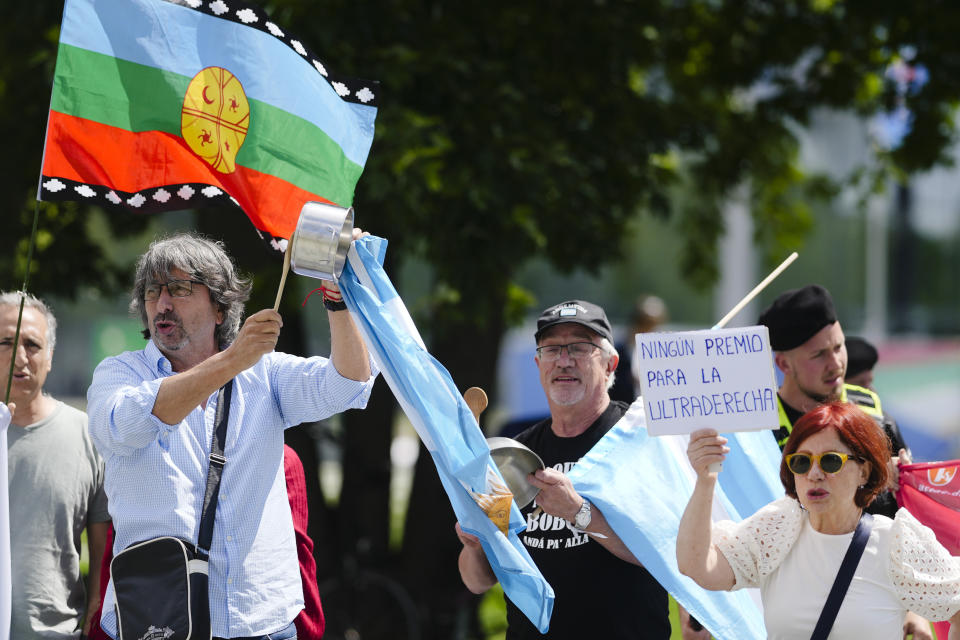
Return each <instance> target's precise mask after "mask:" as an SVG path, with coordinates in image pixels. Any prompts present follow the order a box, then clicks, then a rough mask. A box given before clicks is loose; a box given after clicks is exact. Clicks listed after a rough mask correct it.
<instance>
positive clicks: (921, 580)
mask: <svg viewBox="0 0 960 640" xmlns="http://www.w3.org/2000/svg"><path fill="white" fill-rule="evenodd" d="M725 444H726V438H724V437H722V436H720V435H719V434H718V433H717V432H716V431H714V430H712V429H702V430H700V431H697V432H694V433H693V434H691V436H690V444H689V446H688V447H687V457H688V458H689V459H690V464H691V465H692V466H693V468H694V470H695V471H696V473H697V480H696V485H695V487H694V490H693V495H692V496H691V497H690V502H689V503H688V504H687V508H686V510H685V511H684V514H683V518H682V519H681V521H680V531H679V535H678V538H677V563H678V565H679V568H680V571H681V572H682V573H684V574H685V575H688V576H690V577H691V578H693V579H694V580H695V581H696V582H697V584H699V585H700V586H702V587H704V588H705V589H711V590H733V589H740V588H744V587H759V588H760V593H761V598H762V600H763V609H764V622H765V624H766V627H767V634H768V637H769V638H798V639H799V638H804V639H806V638H810V637H811V634H812V633H813V631H814V629H815V628H817V629H818V634H819V633H822V636H820V637H823V638H826V637H828V635H829V637H830V638H833V639H839V638H864V639H865V638H870V639H871V640H875V639H879V640H883V639H887V638H889V639H890V640H900V639H901V638H902V637H903V635H902V631H901V628H902V626H903V619H904V616H905V615H906V613H907V611H914V612H916V613H919V614H920V615H922V616H924V617H926V618H929V619H931V620H950V622H951V623H952V627H951V631H950V639H949V640H960V558H954V557H952V556H951V555H950V553H949V552H948V551H947V550H946V549H944V548H943V546H941V545H940V543H939V542H937V540H936V538H935V536H934V534H933V532H932V531H931V530H930V529H928V528H927V527H925V526H923V525H922V524H920V523H919V522H918V521H917V520H916V519H915V518H914V517H913V516H912V515H910V513H909V512H908V511H907V510H906V509H900V510H899V511H898V512H897V515H896V518H895V519H893V520H891V519H890V518H887V517H885V516H872V518H871V516H870V515H869V514H867V515H864V512H863V508H864V507H865V506H866V505H868V504H870V502H871V500H873V498H874V497H875V496H876V494H877V493H878V492H879V491H880V490H881V489H882V488H883V487H884V485H885V484H886V482H887V465H886V461H887V460H889V458H890V450H889V445H888V443H887V440H886V437H885V436H884V434H883V433H882V432H881V431H880V430H879V429H877V427H876V423H875V422H874V421H873V419H872V418H870V417H869V416H868V415H866V414H865V413H863V412H862V411H861V410H860V409H858V408H857V407H856V406H855V405H852V404H848V403H829V404H824V405H821V406H819V407H817V408H816V409H814V410H812V411H810V412H809V413H807V414H805V415H804V416H803V417H802V418H800V419H799V420H798V421H797V423H796V424H795V425H794V427H793V432H792V433H791V434H790V439H789V440H788V441H787V443H786V445H785V446H784V449H783V459H782V460H781V463H780V480H781V482H783V486H784V488H785V489H786V494H787V495H786V496H785V497H783V498H780V499H779V500H776V501H774V502H772V503H770V504H769V505H767V506H766V507H764V508H762V509H760V510H759V511H758V512H757V513H755V514H753V515H752V516H750V517H749V518H747V519H745V520H744V521H743V522H739V523H734V522H730V521H723V522H717V523H712V522H711V518H710V509H711V505H712V503H713V496H714V488H715V486H716V482H717V472H716V471H712V470H711V469H710V465H711V464H712V463H715V462H722V461H723V459H724V457H725V454H726V453H727V452H728V451H729V449H728V448H727V447H726V446H725ZM853 540H865V544H863V545H862V547H861V548H862V549H863V551H862V557H859V561H858V560H857V559H856V558H857V557H858V556H856V555H854V558H851V560H852V562H851V561H850V560H847V561H846V562H845V557H846V556H847V555H848V551H850V550H851V549H852V547H854V546H855V545H854V544H852V541H853ZM842 564H847V565H848V569H844V570H843V571H841V565H842ZM838 573H841V574H843V573H846V574H847V575H849V574H850V573H852V578H849V577H848V578H847V579H846V582H847V583H848V584H849V586H848V587H847V588H846V592H845V595H843V593H842V591H843V590H842V589H841V590H840V591H841V593H840V594H839V597H836V596H834V597H833V598H832V599H831V601H832V603H834V604H835V605H838V606H839V609H838V610H836V611H835V613H833V614H828V613H827V612H826V611H824V610H825V609H827V610H829V609H830V607H826V608H825V606H824V605H825V603H826V602H827V601H828V595H829V594H830V593H831V591H832V590H835V588H836V587H837V585H835V584H834V583H835V580H836V581H837V582H838V583H840V582H842V581H841V580H837V578H838ZM834 609H836V606H835V607H834ZM822 611H823V612H824V616H823V617H821V612H822ZM834 616H835V617H834ZM831 628H832V632H831ZM824 629H825V630H824Z"/></svg>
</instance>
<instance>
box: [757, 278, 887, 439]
mask: <svg viewBox="0 0 960 640" xmlns="http://www.w3.org/2000/svg"><path fill="white" fill-rule="evenodd" d="M759 324H762V325H765V326H766V327H767V329H768V330H769V331H770V347H771V348H772V349H773V351H774V361H775V362H776V364H777V367H778V368H779V369H780V370H781V371H782V372H783V384H781V386H780V390H779V393H778V396H779V400H780V403H779V404H780V428H779V429H777V430H776V431H775V435H776V437H777V443H778V444H779V445H780V447H781V448H783V445H784V444H785V443H786V441H787V438H788V437H789V436H790V431H791V430H792V429H793V423H794V422H796V420H797V418H799V417H800V416H802V415H803V414H804V413H806V412H807V411H810V410H811V409H813V408H815V407H816V406H818V405H820V404H822V403H824V402H831V401H844V402H846V401H849V402H853V403H855V404H856V405H857V406H859V407H860V408H861V409H863V410H864V411H865V412H866V413H868V414H870V415H871V416H873V417H874V418H875V419H876V420H877V421H878V423H880V424H881V425H882V415H883V414H882V410H881V407H880V398H879V397H878V396H877V394H876V393H874V392H873V391H871V390H869V389H865V388H863V387H857V386H855V385H850V384H846V383H845V375H846V371H847V349H846V345H845V338H844V335H843V329H842V328H841V327H840V322H839V321H838V320H837V314H836V311H835V310H834V307H833V300H832V298H831V297H830V293H829V292H828V291H827V290H826V289H824V288H823V287H821V286H819V285H815V284H813V285H807V286H806V287H802V288H800V289H792V290H790V291H786V292H784V293H782V294H781V295H780V296H779V297H778V298H777V299H776V300H774V301H773V304H771V305H770V306H769V307H768V308H767V309H766V310H765V311H764V312H763V313H762V314H760V320H759Z"/></svg>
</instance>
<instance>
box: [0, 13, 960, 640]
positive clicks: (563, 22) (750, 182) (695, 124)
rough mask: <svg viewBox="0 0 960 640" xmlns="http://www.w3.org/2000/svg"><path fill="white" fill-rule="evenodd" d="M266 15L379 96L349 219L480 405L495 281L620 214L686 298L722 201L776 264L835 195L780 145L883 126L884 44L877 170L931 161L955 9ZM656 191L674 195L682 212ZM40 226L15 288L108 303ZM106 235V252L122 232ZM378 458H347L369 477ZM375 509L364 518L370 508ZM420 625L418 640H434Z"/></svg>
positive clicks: (96, 254) (516, 300) (495, 341)
mask: <svg viewBox="0 0 960 640" xmlns="http://www.w3.org/2000/svg"><path fill="white" fill-rule="evenodd" d="M225 1H226V2H227V4H230V2H229V0H225ZM267 9H268V11H270V12H271V13H272V15H273V17H274V19H275V20H276V21H277V22H278V23H279V24H283V25H286V26H288V27H290V28H291V29H294V30H295V31H296V32H298V34H299V35H301V36H302V37H303V38H304V40H305V41H307V42H309V43H311V44H312V46H313V48H314V49H315V50H317V51H318V52H319V53H320V55H321V56H322V57H323V58H324V59H325V60H327V61H329V63H330V64H331V65H333V66H335V67H337V68H338V69H339V70H340V71H342V72H345V73H348V74H351V75H358V76H363V77H368V78H375V79H378V80H379V81H380V82H381V94H382V106H381V109H380V112H379V115H378V119H377V136H376V140H375V142H374V146H373V149H372V152H371V156H370V160H369V162H368V165H367V169H366V171H365V173H364V175H363V177H362V178H361V180H360V184H359V186H358V191H357V198H356V203H355V204H356V208H357V221H358V224H359V225H360V226H363V227H364V228H367V229H369V230H371V231H373V232H374V233H377V234H378V235H383V236H385V237H388V238H389V239H390V242H391V246H390V250H389V256H390V259H391V260H392V261H394V262H393V263H392V265H391V267H392V268H393V267H395V266H396V264H397V261H399V260H402V259H403V258H405V257H409V256H417V257H419V258H422V259H423V260H425V261H426V262H427V263H428V264H430V265H431V267H432V269H433V274H434V282H433V283H432V286H431V295H430V299H429V301H428V304H426V305H425V308H426V309H427V311H426V312H425V313H423V314H422V315H421V317H419V318H418V320H419V323H420V325H421V327H422V328H423V329H424V330H425V333H427V334H428V337H429V338H430V342H431V346H432V351H433V352H434V354H435V355H436V356H437V357H438V359H439V360H440V361H441V362H443V363H444V364H445V365H446V366H447V367H448V369H449V370H450V371H451V372H452V374H453V376H454V379H455V380H457V381H458V382H459V383H460V386H462V387H466V386H470V385H474V384H476V385H480V386H484V387H485V388H487V389H492V388H493V380H494V371H495V362H496V360H495V359H496V353H497V349H498V345H499V341H500V337H501V335H502V333H503V331H504V329H505V328H506V326H508V324H509V323H511V322H514V321H515V320H517V319H518V318H519V317H520V316H521V314H523V313H524V312H525V311H527V310H528V307H529V306H530V305H531V304H532V302H533V301H532V300H531V299H530V295H529V293H528V292H525V291H523V290H522V289H520V288H518V287H516V286H515V285H514V284H513V283H512V276H513V275H514V274H515V272H516V271H517V269H518V268H519V267H520V266H521V265H522V264H523V263H524V262H525V261H526V260H528V259H530V258H533V257H545V258H546V259H548V260H549V261H550V262H551V263H552V264H553V265H555V266H556V267H557V268H558V269H560V270H561V271H565V272H570V271H572V270H574V269H587V270H595V269H597V268H599V267H600V266H601V265H603V264H605V263H609V262H610V261H614V260H617V259H618V258H619V257H620V243H619V238H620V237H621V236H622V235H623V232H624V230H625V226H626V224H627V223H628V221H629V220H630V218H631V217H633V216H636V215H656V216H664V217H666V216H674V217H676V219H677V220H678V222H679V228H680V229H681V230H682V232H683V234H684V243H685V248H684V250H683V252H682V255H680V256H667V255H665V256H663V259H664V260H680V261H681V263H682V265H683V270H684V272H685V274H686V275H687V277H688V278H689V279H690V280H691V281H692V282H694V283H697V284H698V285H700V286H708V285H709V284H710V283H711V282H713V280H714V279H715V277H716V269H717V267H716V240H717V238H718V236H719V235H720V234H721V233H722V232H723V221H722V217H721V216H720V215H719V213H718V212H719V209H720V206H721V205H722V203H723V202H724V200H725V198H726V197H727V196H728V195H729V194H730V193H731V191H732V190H734V189H737V188H743V185H747V189H748V190H749V197H750V200H751V202H752V205H753V207H752V212H753V215H754V217H755V219H756V229H757V230H758V231H757V242H758V247H759V248H760V249H761V250H762V251H764V252H765V253H766V254H767V255H768V256H770V260H768V262H771V263H772V262H773V259H772V257H773V256H782V254H783V251H784V249H789V248H794V247H795V246H797V245H798V243H799V241H800V239H802V237H803V235H804V234H805V233H806V232H807V230H808V229H809V226H810V224H811V220H812V217H811V214H810V210H809V203H810V201H811V199H812V198H815V197H819V196H824V195H829V194H830V193H832V190H833V189H834V188H835V186H836V184H837V183H838V182H840V181H843V180H846V179H848V178H850V177H849V176H809V175H805V174H804V172H803V171H802V170H801V169H800V168H799V167H798V165H797V152H798V142H797V137H796V131H797V127H802V126H803V125H805V124H806V123H807V122H808V120H809V119H810V117H811V114H812V113H813V111H814V110H815V109H817V108H822V107H827V108H836V109H846V110H854V111H856V112H858V113H860V114H863V115H868V114H871V113H874V112H877V111H878V110H885V109H889V108H892V107H893V106H894V105H895V104H896V103H897V100H898V99H899V97H898V94H897V92H896V87H895V86H894V84H893V83H892V82H890V81H889V80H888V79H886V78H885V75H884V72H885V69H886V68H887V67H888V65H889V64H890V63H892V62H894V61H895V60H897V58H898V56H900V55H901V54H902V52H903V51H904V50H905V49H904V47H912V48H913V50H914V51H915V52H916V61H917V62H920V63H922V64H923V65H925V66H926V68H927V69H928V70H929V74H930V81H929V83H928V84H927V85H926V86H925V87H923V89H922V90H921V91H920V92H919V93H917V94H916V95H908V96H906V104H907V106H908V107H909V108H910V109H911V111H912V112H913V116H914V126H913V131H912V133H911V134H910V135H909V136H907V138H906V139H905V141H904V143H903V145H902V146H900V147H899V148H898V149H896V150H895V151H893V152H878V158H879V159H880V160H881V162H880V163H878V165H877V166H879V167H881V168H882V169H883V170H884V171H885V172H886V174H889V169H891V168H892V169H893V170H894V171H895V172H898V175H901V176H902V175H907V174H909V173H911V172H914V171H917V170H922V169H926V168H929V167H931V166H933V165H935V164H938V163H943V162H945V161H946V158H947V154H946V150H947V148H948V146H949V144H950V143H952V142H953V140H954V137H955V130H954V124H953V118H954V107H955V104H956V101H957V98H958V96H960V86H958V82H960V80H958V78H960V73H958V71H960V70H958V68H957V67H958V66H960V57H958V56H957V55H956V52H955V48H956V45H955V42H956V34H957V33H958V32H960V30H958V27H960V6H957V5H954V4H953V3H949V2H937V1H934V0H920V1H917V2H911V3H894V2H889V1H885V0H879V1H876V2H869V3H864V2H859V3H858V2H842V1H839V0H767V1H761V0H737V1H724V0H637V1H635V2H631V1H627V0H622V1H605V0H593V1H565V0H560V1H557V2H550V3H543V2H520V3H517V2H498V1H494V2H485V3H474V2H440V1H433V2H430V1H423V0H419V1H411V0H381V1H379V2H356V1H354V0H349V1H348V0H328V1H325V2H322V3H318V2H316V1H314V0H272V1H270V2H269V3H268V5H267ZM60 10H61V8H60V7H59V6H58V4H57V3H54V2H37V3H29V2H19V3H14V4H13V5H12V6H11V7H9V8H7V10H6V11H5V18H6V19H5V20H4V21H3V23H2V24H0V35H2V37H0V115H2V122H3V125H2V126H3V127H4V131H5V133H4V139H5V141H6V146H7V153H5V154H4V156H3V158H4V159H3V160H2V165H0V180H2V181H3V189H2V190H0V193H2V196H0V197H2V200H0V202H2V204H3V206H4V209H5V210H6V211H7V212H8V213H7V216H6V218H5V219H6V220H7V226H6V228H5V231H4V233H3V234H2V235H0V272H2V273H4V274H6V275H7V280H8V284H5V286H12V285H16V284H18V283H17V282H16V281H13V277H12V275H13V274H18V275H17V276H16V277H17V278H19V277H20V275H19V274H22V266H23V263H24V261H25V255H26V240H27V238H28V237H29V230H30V222H31V220H32V211H33V202H32V194H33V190H34V189H35V185H36V180H37V176H38V170H39V166H40V151H41V142H42V139H43V128H44V119H45V115H46V106H47V104H48V96H49V82H50V79H51V77H52V66H53V59H54V55H55V43H56V34H57V22H58V20H59V14H60ZM865 183H866V184H871V182H870V181H869V180H867V181H865ZM678 191H683V192H684V193H686V194H689V195H688V196H687V197H685V198H683V200H684V201H685V202H686V203H687V204H686V205H685V206H683V207H682V208H681V207H677V206H676V205H675V204H674V203H675V202H676V201H677V199H675V198H673V197H671V194H675V193H677V192H678ZM41 212H42V216H41V223H40V236H39V239H40V241H39V243H38V246H37V253H36V256H35V261H36V263H35V273H34V276H35V277H34V279H33V282H35V283H36V285H37V288H38V289H40V290H44V291H50V292H56V293H65V292H66V293H69V291H71V290H75V289H74V288H73V287H75V283H76V282H77V281H78V280H80V281H82V280H83V279H85V278H88V276H86V275H84V274H85V273H87V271H86V269H87V268H88V267H91V266H92V267H93V271H94V273H95V274H96V275H94V276H92V277H89V278H88V279H90V280H91V281H92V282H98V281H100V280H102V279H104V278H107V279H106V280H105V281H104V284H105V285H106V286H107V287H110V286H112V284H113V283H112V281H111V280H110V279H109V274H110V273H112V272H111V270H110V265H108V264H106V263H105V260H104V258H103V254H102V249H101V248H100V247H99V246H98V245H97V244H95V243H93V242H91V241H90V240H89V238H88V234H87V232H86V227H85V219H86V211H85V210H84V209H83V208H81V207H79V206H76V205H72V206H71V205H59V206H49V205H45V206H43V207H42V208H41ZM110 220H111V224H112V225H113V226H114V232H115V233H116V234H118V235H124V234H126V233H130V232H132V231H136V230H139V229H142V227H143V224H144V222H143V219H142V218H137V217H135V216H130V215H121V214H118V215H112V216H111V217H110ZM248 268H249V267H248ZM547 302H554V301H536V306H541V305H544V304H546V303H547ZM366 428H370V427H366ZM378 428H379V427H378ZM380 446H381V450H380V453H378V454H377V455H375V456H373V459H371V460H368V462H367V464H369V465H370V468H371V469H374V471H376V472H379V471H377V470H380V471H382V467H383V465H384V464H385V463H384V456H385V455H386V453H385V452H384V451H382V445H380ZM421 458H422V459H423V460H425V459H426V458H427V456H426V455H424V456H421ZM361 466H362V465H361ZM424 469H425V471H426V472H427V474H428V475H429V474H432V473H433V472H432V469H431V468H429V465H428V464H427V466H425V467H424ZM360 473H363V468H361V469H360ZM381 476H382V474H381ZM423 476H424V474H419V475H418V480H417V483H418V484H417V485H415V491H414V502H415V504H413V505H412V506H411V514H412V515H413V518H412V520H411V524H410V525H409V526H408V528H407V544H408V546H409V547H410V548H411V549H412V550H413V551H412V553H414V554H420V557H421V560H422V557H423V554H427V555H428V556H430V558H431V560H430V562H429V563H428V564H429V567H430V568H429V569H428V570H423V563H422V562H421V564H420V567H421V570H420V571H419V572H418V575H417V576H415V577H416V578H419V582H421V583H422V584H427V583H433V584H435V585H439V590H440V591H443V590H445V591H446V593H448V594H456V593H459V592H460V591H459V590H458V588H457V585H458V580H457V578H456V569H455V566H456V563H455V559H453V558H452V557H451V554H455V551H456V541H455V538H454V536H453V534H452V530H451V529H452V520H451V516H450V514H449V511H448V510H447V511H443V512H442V513H441V510H439V509H438V508H437V505H438V504H442V505H445V504H446V501H445V499H443V497H442V494H441V493H440V491H439V489H438V486H437V483H436V480H435V478H433V482H432V486H426V485H421V484H420V483H421V482H428V481H427V480H422V477H423ZM431 477H432V476H431ZM422 500H431V501H433V502H426V503H425V504H420V502H421V501H422ZM437 500H439V502H437ZM373 501H374V503H375V504H376V506H375V509H376V510H377V511H378V512H382V511H384V507H383V504H384V498H383V492H381V494H380V497H378V498H375V499H373ZM357 535H360V534H357ZM370 535H373V536H374V537H375V538H377V539H379V540H381V541H382V540H383V539H384V536H385V534H384V535H381V534H379V533H375V534H370ZM438 540H440V541H447V542H450V544H449V545H447V544H446V543H445V542H441V543H439V544H438V543H437V541H438ZM375 546H382V544H380V545H375ZM434 567H435V568H436V569H435V570H434ZM439 599H441V597H440V596H438V598H437V599H436V600H432V601H430V602H428V603H425V604H423V605H422V606H423V607H424V608H425V610H428V611H430V614H431V616H432V618H433V619H434V620H435V621H436V620H441V619H443V620H447V621H448V622H449V624H451V625H452V624H453V622H452V620H453V619H454V618H455V616H454V615H453V614H452V613H450V612H451V611H452V610H453V609H454V607H455V604H453V603H452V600H454V599H455V598H453V596H450V597H448V598H447V602H446V603H445V604H442V603H441V604H437V602H439ZM436 626H437V628H438V632H437V633H438V637H440V635H442V634H443V633H446V631H448V630H449V629H448V628H446V627H444V625H443V624H440V623H437V625H436ZM447 635H449V634H447ZM444 637H445V636H444Z"/></svg>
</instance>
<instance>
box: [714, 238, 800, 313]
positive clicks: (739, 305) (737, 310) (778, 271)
mask: <svg viewBox="0 0 960 640" xmlns="http://www.w3.org/2000/svg"><path fill="white" fill-rule="evenodd" d="M797 256H798V254H797V252H796V251H794V252H793V253H791V254H790V255H789V256H788V257H787V259H786V260H784V261H783V262H781V263H780V266H779V267H777V268H776V269H774V270H773V271H771V272H770V275H768V276H767V277H766V278H764V279H763V281H762V282H761V283H760V284H758V285H757V286H755V287H754V288H753V291H751V292H750V293H748V294H747V295H746V296H744V298H743V300H741V301H740V302H738V303H737V305H736V306H735V307H734V308H733V309H730V313H728V314H727V315H725V316H723V319H722V320H720V322H718V323H717V324H715V325H713V328H714V329H723V328H724V327H725V326H727V323H728V322H730V320H732V319H733V316H735V315H737V314H738V313H740V311H741V310H742V309H743V308H744V307H745V306H747V305H748V304H750V301H751V300H753V299H754V298H755V297H757V294H758V293H760V292H761V291H763V290H764V289H765V288H766V287H767V285H768V284H770V283H771V282H773V281H774V279H775V278H776V277H777V276H779V275H780V274H781V273H783V270H784V269H786V268H787V267H789V266H790V263H792V262H793V261H794V260H796V259H797Z"/></svg>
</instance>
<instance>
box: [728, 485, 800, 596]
mask: <svg viewBox="0 0 960 640" xmlns="http://www.w3.org/2000/svg"><path fill="white" fill-rule="evenodd" d="M802 524H803V514H802V513H801V511H800V503H798V502H797V501H796V500H794V499H793V498H790V497H786V496H785V497H783V498H780V499H779V500H775V501H774V502H771V503H770V504H768V505H767V506H765V507H763V508H762V509H760V510H759V511H757V512H756V513H755V514H753V515H752V516H750V517H749V518H747V519H746V520H743V521H742V522H732V521H730V520H722V521H720V522H715V523H714V524H713V530H712V539H713V543H714V544H715V545H716V546H717V548H718V549H719V550H720V553H722V554H723V556H724V557H725V558H726V559H727V562H729V563H730V567H731V568H732V569H733V574H734V576H735V577H736V582H735V584H734V586H733V588H734V589H743V588H745V587H756V586H759V584H760V581H761V580H762V579H763V578H764V577H766V576H768V575H770V573H771V572H773V571H774V570H775V569H776V568H777V567H779V566H780V563H781V562H783V559H784V558H785V557H786V555H787V553H789V552H790V549H791V548H793V545H794V544H795V543H796V541H797V538H798V537H799V536H800V527H801V526H802Z"/></svg>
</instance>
